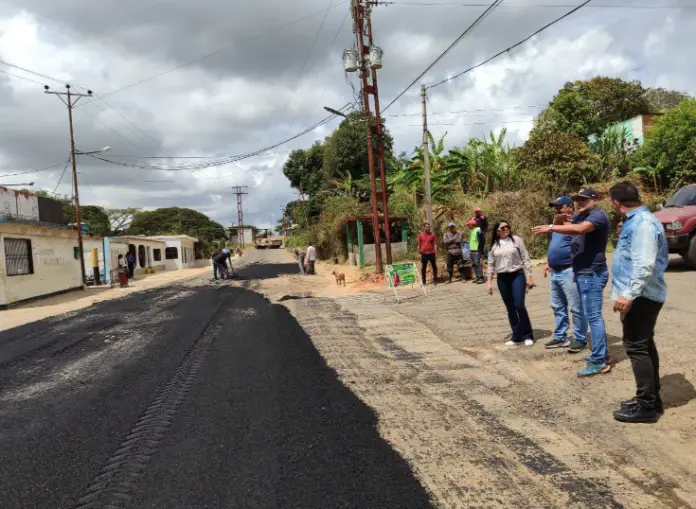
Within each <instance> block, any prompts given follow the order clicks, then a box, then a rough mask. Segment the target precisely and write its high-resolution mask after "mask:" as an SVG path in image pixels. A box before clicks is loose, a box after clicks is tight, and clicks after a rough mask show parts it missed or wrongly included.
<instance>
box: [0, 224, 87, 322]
mask: <svg viewBox="0 0 696 509" xmlns="http://www.w3.org/2000/svg"><path fill="white" fill-rule="evenodd" d="M79 260H80V250H79V247H78V242H77V232H75V231H73V230H67V229H59V228H56V227H47V226H39V225H36V224H21V223H10V222H0V308H2V307H6V306H8V305H10V304H14V303H16V302H20V301H23V300H27V299H34V298H37V297H45V296H49V295H54V294H58V293H63V292H67V291H70V290H76V289H79V288H82V272H81V271H80V261H79Z"/></svg>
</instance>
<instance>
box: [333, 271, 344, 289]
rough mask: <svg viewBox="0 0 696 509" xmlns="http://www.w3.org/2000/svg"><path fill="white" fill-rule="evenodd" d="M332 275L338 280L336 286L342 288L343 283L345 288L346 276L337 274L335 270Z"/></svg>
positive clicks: (340, 273)
mask: <svg viewBox="0 0 696 509" xmlns="http://www.w3.org/2000/svg"><path fill="white" fill-rule="evenodd" d="M331 274H333V276H334V277H335V278H336V284H337V285H338V286H341V283H343V286H346V275H345V274H344V273H343V272H336V271H335V270H334V271H333V272H332V273H331Z"/></svg>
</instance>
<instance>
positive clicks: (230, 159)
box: [87, 115, 337, 171]
mask: <svg viewBox="0 0 696 509" xmlns="http://www.w3.org/2000/svg"><path fill="white" fill-rule="evenodd" d="M336 116H337V115H329V116H328V117H326V118H324V119H322V120H320V121H319V122H317V123H316V124H314V125H312V126H310V127H308V128H306V129H304V130H303V131H301V132H299V133H297V134H295V135H294V136H291V137H289V138H286V139H284V140H282V141H280V142H278V143H275V144H274V145H270V146H268V147H264V148H262V149H259V150H256V151H253V152H248V153H246V154H240V155H235V156H224V157H221V158H217V159H216V160H214V161H209V162H205V163H196V164H183V165H172V166H166V167H163V166H155V165H142V164H131V163H128V162H121V161H113V160H110V159H107V158H105V157H99V156H96V155H93V154H87V155H89V156H90V157H93V158H94V159H98V160H100V161H103V162H106V163H109V164H114V165H117V166H123V167H126V168H137V169H142V170H154V171H191V170H203V169H206V168H215V167H218V166H224V165H227V164H230V163H234V162H238V161H242V160H244V159H248V158H250V157H254V156H257V155H260V154H263V153H264V152H268V151H269V150H273V149H274V148H276V147H279V146H281V145H284V144H285V143H288V142H290V141H293V140H295V139H297V138H299V137H300V136H303V135H305V134H307V133H309V132H311V131H314V130H315V129H317V128H319V127H321V126H323V125H325V124H327V123H328V122H330V121H331V120H333V119H334V118H336ZM172 159H173V158H172ZM208 159H210V158H208Z"/></svg>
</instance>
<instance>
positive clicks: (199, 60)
mask: <svg viewBox="0 0 696 509" xmlns="http://www.w3.org/2000/svg"><path fill="white" fill-rule="evenodd" d="M348 1H349V0H343V1H342V2H339V3H337V4H333V5H330V6H329V7H327V8H324V9H320V10H318V11H315V12H312V13H310V14H307V15H306V16H303V17H301V18H298V19H295V20H293V21H289V22H287V23H283V24H280V25H277V26H275V27H273V28H270V29H268V30H266V31H265V32H263V33H261V34H258V35H255V36H252V37H248V38H246V39H243V41H253V40H256V39H260V38H261V37H265V36H266V35H268V34H271V33H273V32H276V31H278V30H281V29H283V28H287V27H289V26H292V25H296V24H297V23H301V22H302V21H304V20H306V19H309V18H311V17H314V16H316V15H317V14H321V13H323V12H324V11H328V10H331V9H334V8H336V7H339V6H341V5H343V4H345V3H347V2H348ZM239 42H241V41H238V42H237V43H235V44H230V45H229V46H225V47H224V48H220V49H219V50H216V51H213V52H212V53H208V54H205V55H202V56H200V57H198V58H195V59H193V60H189V61H188V62H185V63H183V64H180V65H177V66H175V67H172V68H171V69H169V70H167V71H163V72H160V73H158V74H153V75H152V76H149V77H147V78H143V79H141V80H140V81H136V82H135V83H131V84H130V85H126V86H125V87H121V88H119V89H117V90H114V91H112V92H108V93H106V94H103V95H102V96H101V98H102V99H104V98H105V97H109V96H112V95H114V94H118V93H120V92H123V91H124V90H128V89H129V88H133V87H136V86H138V85H142V84H143V83H145V82H148V81H151V80H154V79H157V78H161V77H162V76H164V75H166V74H169V73H172V72H174V71H178V70H179V69H182V68H184V67H188V66H189V65H193V64H196V63H198V62H202V61H203V60H207V59H208V58H211V57H214V56H216V55H219V54H221V53H224V52H225V51H228V50H230V49H232V48H233V47H235V46H236V45H237V44H239Z"/></svg>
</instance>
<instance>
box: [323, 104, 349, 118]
mask: <svg viewBox="0 0 696 509" xmlns="http://www.w3.org/2000/svg"><path fill="white" fill-rule="evenodd" d="M324 109H325V110H326V111H328V112H329V113H333V114H334V115H338V116H339V117H343V118H348V115H346V114H345V113H341V112H340V111H338V110H335V109H333V108H329V107H328V106H324Z"/></svg>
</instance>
